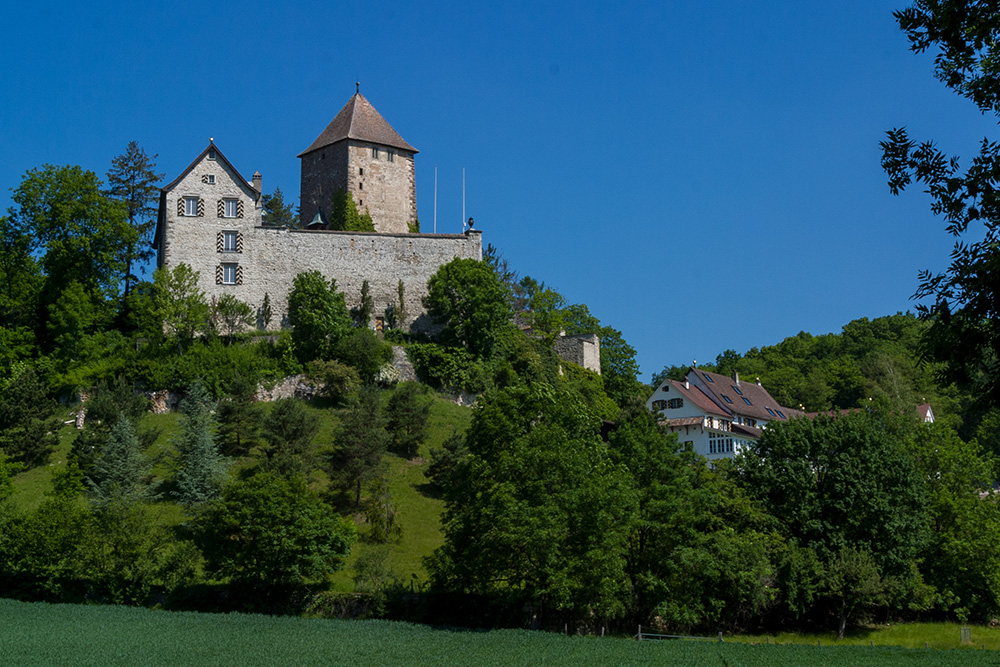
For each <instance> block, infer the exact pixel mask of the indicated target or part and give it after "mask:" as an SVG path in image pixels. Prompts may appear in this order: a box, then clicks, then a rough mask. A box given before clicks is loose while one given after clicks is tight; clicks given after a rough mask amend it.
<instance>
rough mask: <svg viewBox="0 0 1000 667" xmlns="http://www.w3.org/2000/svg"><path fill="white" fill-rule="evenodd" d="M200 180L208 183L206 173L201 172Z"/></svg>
mask: <svg viewBox="0 0 1000 667" xmlns="http://www.w3.org/2000/svg"><path fill="white" fill-rule="evenodd" d="M201 182H202V183H205V184H207V183H208V174H202V176H201Z"/></svg>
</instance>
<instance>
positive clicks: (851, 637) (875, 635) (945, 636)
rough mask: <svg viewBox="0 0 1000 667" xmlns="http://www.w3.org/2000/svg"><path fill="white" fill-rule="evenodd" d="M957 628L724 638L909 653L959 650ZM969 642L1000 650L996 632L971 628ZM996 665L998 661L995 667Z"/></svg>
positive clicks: (900, 626)
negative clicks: (893, 649)
mask: <svg viewBox="0 0 1000 667" xmlns="http://www.w3.org/2000/svg"><path fill="white" fill-rule="evenodd" d="M961 628H962V626H961V624H959V623H896V624H894V625H884V626H872V627H864V628H855V629H853V630H849V631H848V633H847V635H846V636H845V637H844V638H843V639H837V633H836V632H834V631H830V632H815V633H812V632H811V633H801V632H783V633H780V634H777V635H739V636H734V637H731V638H730V637H726V641H727V642H741V643H747V644H768V643H770V644H802V645H806V646H816V645H817V644H818V645H820V646H868V647H871V646H872V645H874V646H876V647H878V646H898V647H902V648H911V649H923V648H931V649H951V648H960V647H961V646H962V644H961V637H962V635H961ZM971 632H972V642H971V643H970V644H969V645H968V647H971V648H976V649H980V650H982V649H983V647H985V648H986V649H987V650H992V651H998V650H1000V628H991V627H985V626H978V625H977V626H973V627H972V630H971ZM997 664H1000V657H998V663H997Z"/></svg>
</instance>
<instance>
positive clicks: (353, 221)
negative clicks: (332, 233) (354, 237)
mask: <svg viewBox="0 0 1000 667" xmlns="http://www.w3.org/2000/svg"><path fill="white" fill-rule="evenodd" d="M330 229H336V230H340V231H346V232H374V231H375V224H374V223H373V222H372V216H371V215H370V214H369V213H368V211H365V213H364V214H363V215H362V214H361V213H359V212H358V205H357V204H355V203H354V197H352V196H351V195H350V193H348V192H347V191H346V190H344V189H343V188H341V189H339V190H337V191H336V192H335V193H333V202H332V206H331V207H330Z"/></svg>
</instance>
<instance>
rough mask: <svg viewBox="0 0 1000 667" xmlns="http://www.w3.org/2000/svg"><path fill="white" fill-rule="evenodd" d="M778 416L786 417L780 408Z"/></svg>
mask: <svg viewBox="0 0 1000 667" xmlns="http://www.w3.org/2000/svg"><path fill="white" fill-rule="evenodd" d="M778 416H779V417H781V418H782V419H785V415H784V413H783V412H782V411H781V410H778Z"/></svg>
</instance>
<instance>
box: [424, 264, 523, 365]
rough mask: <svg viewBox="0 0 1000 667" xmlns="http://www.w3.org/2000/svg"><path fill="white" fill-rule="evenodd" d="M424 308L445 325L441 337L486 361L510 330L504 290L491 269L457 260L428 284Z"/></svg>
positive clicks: (436, 273)
mask: <svg viewBox="0 0 1000 667" xmlns="http://www.w3.org/2000/svg"><path fill="white" fill-rule="evenodd" d="M424 307H425V308H426V309H427V313H428V314H429V315H430V316H431V317H432V318H433V319H434V321H435V322H437V323H439V324H443V325H444V326H445V329H444V331H443V332H442V338H443V339H444V340H445V341H446V342H452V343H457V344H459V345H462V346H464V347H465V348H466V349H468V350H469V352H471V353H473V354H474V355H476V356H478V357H480V358H488V357H489V356H490V355H491V354H492V353H493V351H494V349H496V347H497V345H498V344H499V342H500V340H501V338H502V336H503V334H504V332H505V331H507V330H508V329H509V327H510V326H511V325H510V319H511V315H512V313H511V310H510V306H509V304H508V302H507V296H506V291H505V290H504V287H503V285H502V284H501V283H500V281H499V279H498V278H497V276H496V274H495V273H494V272H493V271H492V269H490V266H489V265H488V264H486V263H484V262H480V261H477V260H474V259H462V258H456V259H453V260H452V261H450V262H448V263H447V264H444V265H442V266H441V267H440V268H439V269H438V270H437V271H436V272H435V273H434V275H433V276H431V278H430V280H428V281H427V295H426V296H425V297H424Z"/></svg>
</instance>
